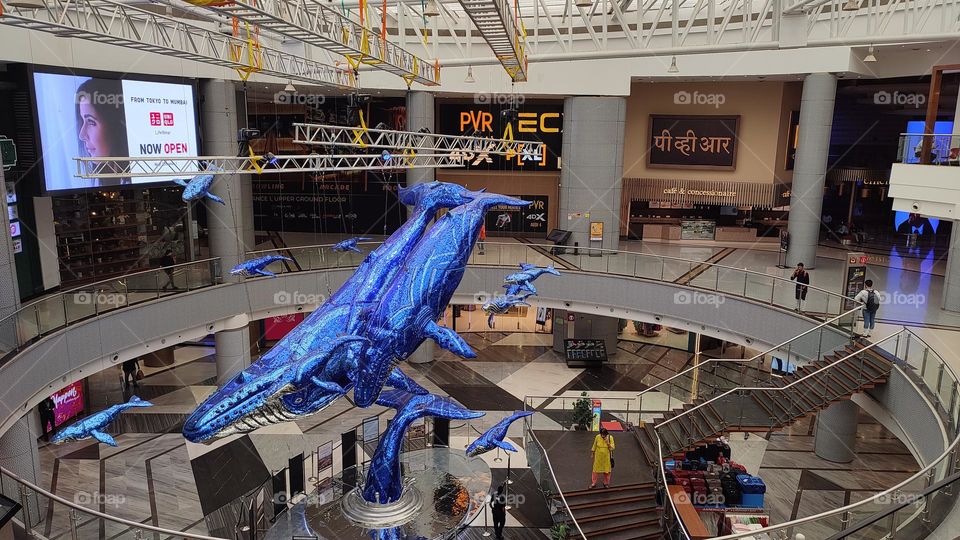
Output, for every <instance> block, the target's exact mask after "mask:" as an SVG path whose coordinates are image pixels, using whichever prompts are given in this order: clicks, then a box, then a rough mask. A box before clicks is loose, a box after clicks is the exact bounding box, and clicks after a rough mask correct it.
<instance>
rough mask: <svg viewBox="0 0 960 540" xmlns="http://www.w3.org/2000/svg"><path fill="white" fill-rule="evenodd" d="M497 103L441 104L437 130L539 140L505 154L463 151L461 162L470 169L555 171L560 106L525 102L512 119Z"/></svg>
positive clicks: (558, 161) (559, 137)
mask: <svg viewBox="0 0 960 540" xmlns="http://www.w3.org/2000/svg"><path fill="white" fill-rule="evenodd" d="M503 110H504V107H503V106H500V105H492V106H477V105H475V104H474V105H459V104H442V105H440V106H439V107H438V112H439V114H438V124H439V125H438V128H439V129H438V131H440V132H441V133H443V134H446V135H469V136H479V137H491V138H498V139H508V140H510V139H513V140H528V141H538V142H542V143H543V144H542V145H538V146H536V147H530V148H524V147H523V146H522V145H521V146H520V147H519V148H518V149H517V151H516V152H514V153H511V154H508V155H506V156H491V155H489V154H488V153H486V152H483V150H482V149H480V150H479V151H476V152H472V153H471V152H466V153H464V155H463V156H461V158H462V162H463V164H464V165H465V166H466V167H467V168H470V169H486V170H538V171H555V170H559V168H560V149H561V146H562V142H563V141H562V134H561V133H562V131H563V112H562V111H563V106H562V105H560V104H557V105H531V104H525V105H523V106H522V110H520V111H518V112H517V113H516V116H515V118H514V119H513V121H508V118H505V117H504V115H503Z"/></svg>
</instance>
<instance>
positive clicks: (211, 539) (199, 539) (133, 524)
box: [0, 467, 224, 540]
mask: <svg viewBox="0 0 960 540" xmlns="http://www.w3.org/2000/svg"><path fill="white" fill-rule="evenodd" d="M0 474H3V475H6V476H9V477H10V478H11V479H12V480H13V481H14V482H17V483H18V484H20V485H21V486H26V487H27V488H29V489H30V490H32V491H34V492H36V493H39V494H41V495H42V496H43V497H46V498H48V499H51V500H53V501H56V502H58V503H60V504H62V505H64V506H67V507H69V508H72V509H74V510H77V511H79V512H82V513H84V514H90V515H93V516H96V517H98V518H100V519H105V520H107V521H111V522H114V523H121V524H123V525H126V526H128V527H130V528H132V529H134V530H136V529H144V530H147V531H150V532H155V533H159V534H162V535H164V536H167V537H172V538H190V539H193V540H224V539H223V538H221V537H217V536H204V535H202V534H193V533H189V532H184V531H176V530H171V529H164V528H162V527H154V526H153V525H147V524H146V523H142V522H139V521H130V520H129V519H123V518H120V517H116V516H111V515H108V514H104V513H102V512H98V511H96V510H91V509H89V508H86V507H83V506H80V505H78V504H77V503H74V502H71V501H68V500H67V499H64V498H63V497H60V496H58V495H54V494H53V493H50V492H48V491H46V490H44V489H43V488H41V487H40V486H37V485H35V484H33V483H32V482H30V481H29V480H24V479H23V478H20V477H19V476H17V475H16V474H14V473H12V472H10V471H9V470H7V469H4V468H3V467H0ZM25 525H27V524H25Z"/></svg>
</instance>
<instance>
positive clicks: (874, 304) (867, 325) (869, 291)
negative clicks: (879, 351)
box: [853, 279, 880, 337]
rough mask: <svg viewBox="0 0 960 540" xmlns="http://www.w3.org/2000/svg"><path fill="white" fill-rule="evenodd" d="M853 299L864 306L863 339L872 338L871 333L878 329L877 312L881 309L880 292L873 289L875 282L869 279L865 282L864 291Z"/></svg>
mask: <svg viewBox="0 0 960 540" xmlns="http://www.w3.org/2000/svg"><path fill="white" fill-rule="evenodd" d="M853 299H854V300H855V301H856V302H858V303H860V304H863V311H861V313H862V314H863V337H870V333H871V332H872V331H873V329H874V328H876V324H877V310H879V309H880V291H878V290H875V289H874V288H873V280H872V279H868V280H866V281H864V282H863V290H862V291H860V292H858V293H857V295H856V296H854V297H853Z"/></svg>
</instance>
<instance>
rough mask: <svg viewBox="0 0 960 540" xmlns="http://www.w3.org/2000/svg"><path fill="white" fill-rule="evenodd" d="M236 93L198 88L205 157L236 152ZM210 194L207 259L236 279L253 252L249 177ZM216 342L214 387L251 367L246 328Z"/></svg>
mask: <svg viewBox="0 0 960 540" xmlns="http://www.w3.org/2000/svg"><path fill="white" fill-rule="evenodd" d="M239 110H240V109H239V107H238V106H237V91H236V87H235V86H234V83H233V82H230V81H224V80H219V79H214V80H208V81H204V83H203V106H202V110H201V114H202V117H203V149H204V152H206V153H207V154H210V155H232V154H236V153H237V152H238V149H239V146H238V143H237V129H238V127H239V126H240V125H246V122H245V121H243V122H241V120H240V119H239V114H240V113H239V112H238V111H239ZM210 192H211V193H213V194H214V195H217V196H218V197H220V198H222V199H223V200H224V201H226V203H227V204H225V205H221V204H219V203H216V202H212V201H205V202H204V204H206V205H207V229H208V231H209V235H210V255H211V256H213V257H220V261H221V263H220V264H221V268H220V272H221V274H222V275H223V279H224V280H225V281H230V280H236V279H239V278H236V277H234V276H232V275H230V273H229V271H230V269H231V268H233V267H234V266H235V265H236V264H237V263H239V262H240V261H242V260H244V258H245V253H246V251H247V250H250V249H253V247H254V238H253V186H252V184H251V179H250V176H249V175H234V174H228V175H221V176H218V177H217V180H216V182H214V184H213V186H212V187H211V189H210ZM214 337H215V339H216V349H217V350H216V355H217V383H218V384H222V383H224V382H226V381H227V380H228V379H229V378H230V377H231V376H233V375H234V374H236V373H237V372H238V371H240V370H241V369H243V368H245V367H247V366H248V365H250V331H249V327H246V326H245V327H243V328H240V329H237V330H229V331H224V332H218V333H217V334H216V335H215V336H214Z"/></svg>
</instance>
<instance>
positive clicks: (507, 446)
mask: <svg viewBox="0 0 960 540" xmlns="http://www.w3.org/2000/svg"><path fill="white" fill-rule="evenodd" d="M493 444H495V445H497V446H498V447H500V448H503V449H504V450H506V451H507V452H516V451H517V447H516V446H514V445H512V444H510V443H508V442H507V441H493Z"/></svg>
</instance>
